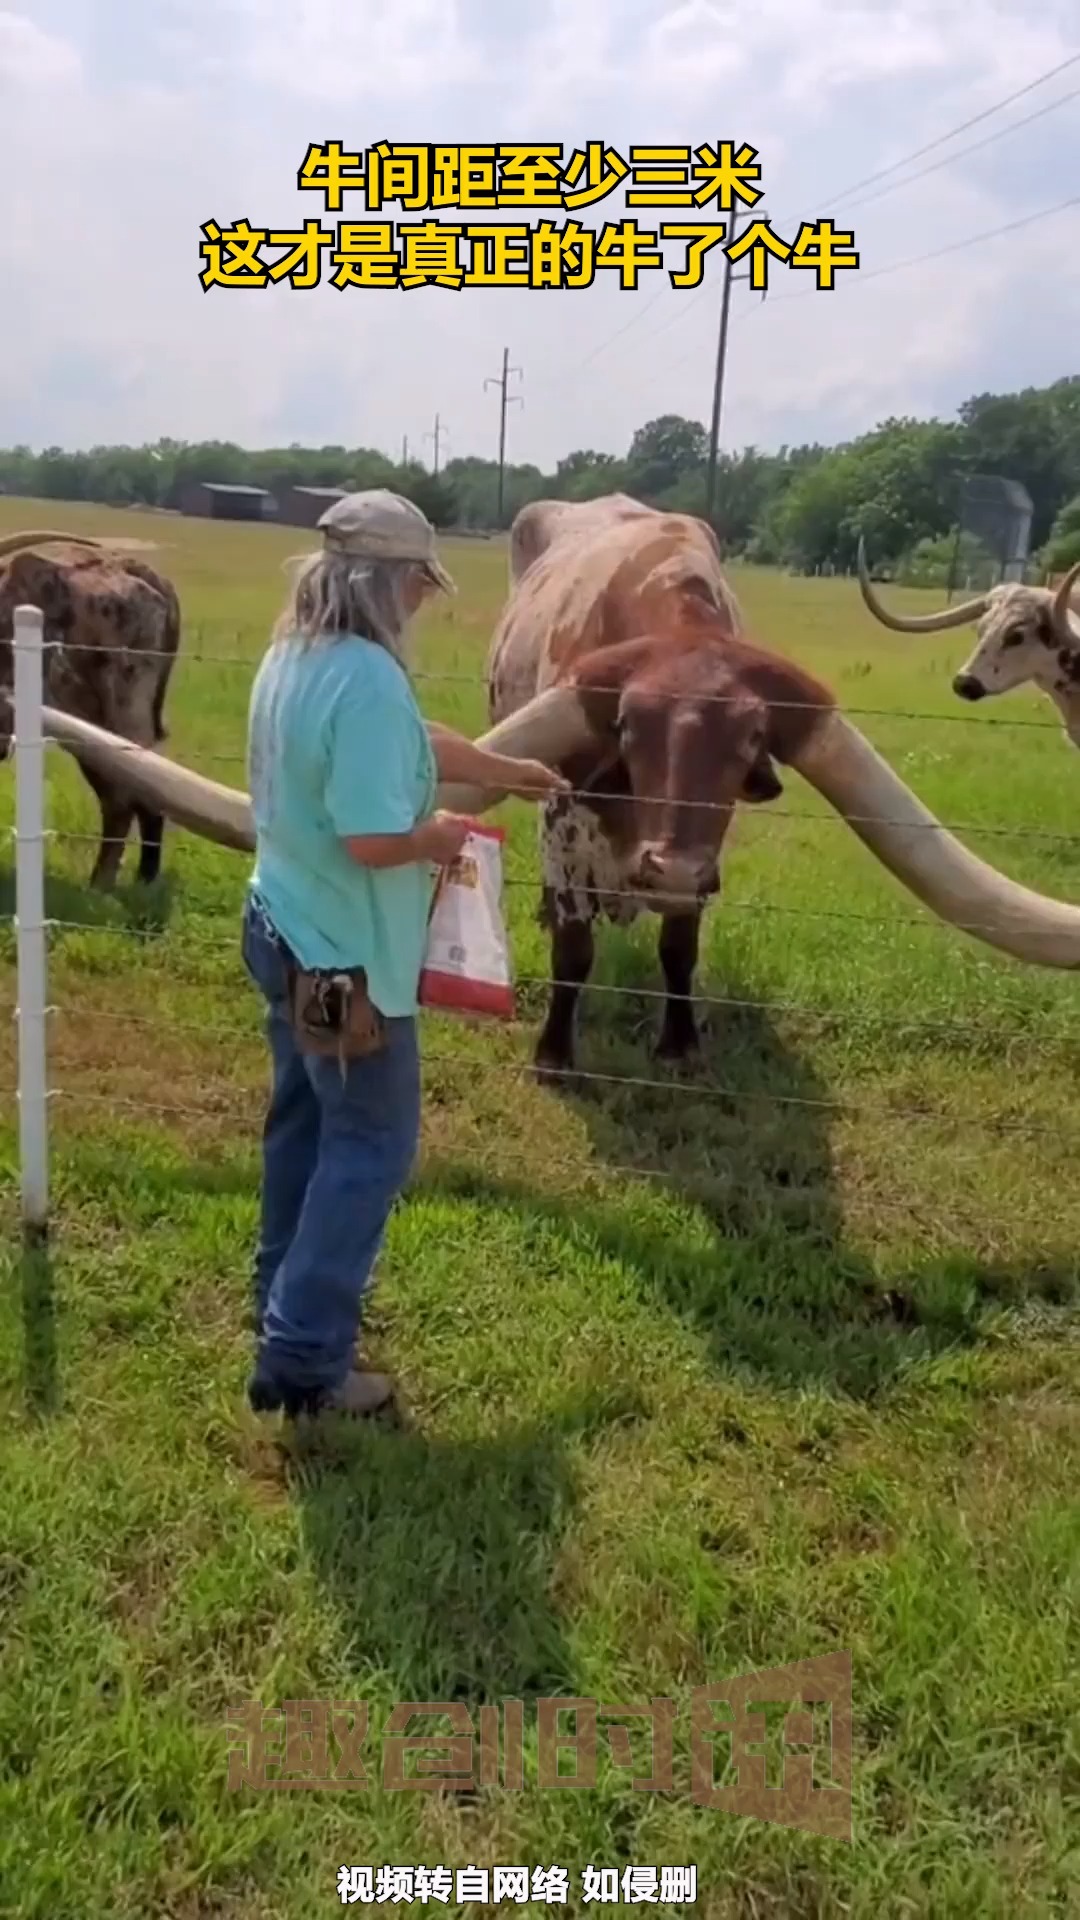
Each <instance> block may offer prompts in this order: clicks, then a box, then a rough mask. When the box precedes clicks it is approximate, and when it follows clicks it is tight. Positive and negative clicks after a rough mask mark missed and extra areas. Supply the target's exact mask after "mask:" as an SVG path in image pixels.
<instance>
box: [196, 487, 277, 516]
mask: <svg viewBox="0 0 1080 1920" xmlns="http://www.w3.org/2000/svg"><path fill="white" fill-rule="evenodd" d="M179 504H180V511H181V513H186V514H193V515H195V516H196V517H197V518H199V519H202V520H272V519H274V518H275V517H276V515H277V501H276V500H275V499H274V496H273V494H272V493H268V492H267V490H266V488H265V487H241V486H234V485H232V484H230V483H227V482H225V481H222V480H193V481H191V482H190V483H189V484H188V485H187V486H185V487H183V488H182V489H181V492H180V502H179Z"/></svg>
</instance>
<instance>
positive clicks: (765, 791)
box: [742, 747, 784, 803]
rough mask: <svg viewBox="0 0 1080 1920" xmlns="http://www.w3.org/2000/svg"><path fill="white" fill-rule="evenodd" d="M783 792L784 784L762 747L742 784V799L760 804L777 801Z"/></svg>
mask: <svg viewBox="0 0 1080 1920" xmlns="http://www.w3.org/2000/svg"><path fill="white" fill-rule="evenodd" d="M783 791H784V783H783V781H782V780H781V778H780V775H779V774H778V773H777V771H776V766H775V763H774V762H773V760H772V758H771V757H770V755H769V754H767V753H766V751H765V749H764V747H762V748H761V750H760V751H759V752H758V753H756V754H755V756H754V758H753V760H752V761H751V763H750V765H749V767H748V768H747V770H746V775H745V777H744V779H743V784H742V798H743V799H744V800H749V801H752V802H758V803H762V802H764V801H767V800H779V798H780V795H781V794H782V793H783Z"/></svg>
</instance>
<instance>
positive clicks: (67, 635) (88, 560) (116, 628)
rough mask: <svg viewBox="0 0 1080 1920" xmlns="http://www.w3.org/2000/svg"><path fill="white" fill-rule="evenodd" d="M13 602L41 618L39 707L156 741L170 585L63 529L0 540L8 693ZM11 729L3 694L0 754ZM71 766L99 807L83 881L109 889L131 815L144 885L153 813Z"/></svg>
mask: <svg viewBox="0 0 1080 1920" xmlns="http://www.w3.org/2000/svg"><path fill="white" fill-rule="evenodd" d="M23 605H29V606H34V607H39V608H40V610H41V612H42V614H43V616H44V642H45V657H44V669H43V673H44V683H45V700H46V702H47V703H48V704H50V705H52V706H54V707H56V708H58V709H59V710H60V711H61V712H64V713H68V714H72V715H75V716H76V717H77V718H80V719H83V720H88V721H90V722H92V723H93V724H94V725H95V726H99V727H103V728H105V729H107V730H108V731H109V732H110V733H113V734H117V735H119V736H122V737H123V738H124V739H127V740H131V741H134V742H135V743H136V744H137V745H139V746H143V747H155V746H158V745H159V744H160V743H161V741H162V740H164V739H165V738H166V729H165V723H164V706H165V695H166V691H167V689H168V685H169V677H170V674H171V673H172V669H173V665H174V662H175V660H176V655H177V651H178V648H179V644H180V603H179V600H178V598H177V594H176V589H175V588H174V587H173V585H172V583H171V581H169V580H166V579H164V578H163V577H162V575H161V574H159V573H157V572H155V570H154V569H153V568H152V567H149V566H147V565H146V564H145V562H144V561H142V560H138V559H136V558H135V557H134V556H133V555H132V554H130V553H126V552H121V551H117V550H115V549H112V548H108V547H105V546H104V545H102V544H100V543H98V542H92V541H82V540H73V539H72V538H71V536H70V535H65V534H55V533H34V532H31V533H26V534H14V535H9V536H7V537H6V538H5V539H3V540H0V696H2V695H4V694H8V695H9V696H10V689H11V687H12V681H13V657H12V649H11V640H12V635H13V631H14V613H15V609H16V607H19V606H23ZM11 732H12V706H11V703H10V697H9V698H6V699H5V698H3V697H0V758H6V757H7V755H8V753H9V751H10V746H11ZM76 758H78V756H77V755H76ZM79 764H80V767H81V769H82V772H83V775H84V778H85V779H86V781H87V784H88V785H89V786H90V787H91V789H92V790H93V792H94V793H95V794H96V796H97V800H98V804H99V807H100V810H101V844H100V846H99V849H98V853H97V858H96V860H95V863H94V868H93V872H92V874H91V882H90V883H91V885H92V886H94V887H98V888H101V889H103V890H108V889H110V888H111V887H113V886H114V885H115V883H116V880H117V878H118V875H119V871H120V865H121V861H122V859H123V854H124V847H125V844H126V842H127V838H128V834H129V833H130V831H131V827H132V824H133V822H134V821H135V820H136V819H137V820H138V823H139V830H140V835H141V843H142V844H141V848H140V857H139V867H138V877H139V879H140V881H142V882H144V883H149V882H151V881H153V880H154V879H156V878H157V875H158V873H159V872H160V869H161V844H162V834H163V829H164V817H163V815H162V814H161V813H160V812H158V811H157V810H156V809H154V808H152V807H148V806H146V805H145V804H142V803H141V802H139V801H137V800H135V799H134V798H133V797H132V796H131V795H130V794H129V793H128V792H127V791H126V789H125V787H124V786H123V784H122V783H121V782H120V781H118V780H116V779H114V778H113V777H112V776H111V775H110V774H107V773H105V772H103V771H102V770H100V769H95V768H94V767H91V766H90V765H89V764H88V763H87V762H86V761H85V760H80V761H79Z"/></svg>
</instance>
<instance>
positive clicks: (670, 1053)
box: [653, 1033, 701, 1066]
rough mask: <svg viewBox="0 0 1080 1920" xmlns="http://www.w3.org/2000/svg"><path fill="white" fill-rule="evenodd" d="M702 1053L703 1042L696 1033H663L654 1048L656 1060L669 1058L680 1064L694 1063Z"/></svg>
mask: <svg viewBox="0 0 1080 1920" xmlns="http://www.w3.org/2000/svg"><path fill="white" fill-rule="evenodd" d="M700 1054H701V1042H700V1040H699V1039H698V1036H697V1034H696V1033H689V1034H687V1033H662V1034H661V1035H660V1038H659V1039H658V1041H657V1042H656V1045H655V1047H654V1048H653V1058H654V1059H655V1060H668V1061H671V1062H673V1063H674V1064H675V1065H676V1066H678V1065H693V1064H695V1063H696V1061H697V1060H698V1058H699V1056H700Z"/></svg>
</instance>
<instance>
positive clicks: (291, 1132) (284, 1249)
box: [242, 896, 420, 1409]
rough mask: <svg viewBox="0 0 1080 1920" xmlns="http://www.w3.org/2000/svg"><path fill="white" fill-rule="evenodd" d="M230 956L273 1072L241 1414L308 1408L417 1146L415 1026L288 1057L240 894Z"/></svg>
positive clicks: (261, 950)
mask: <svg viewBox="0 0 1080 1920" xmlns="http://www.w3.org/2000/svg"><path fill="white" fill-rule="evenodd" d="M242 952H243V959H244V964H245V966H246V968H247V971H248V973H249V975H250V976H251V979H252V980H253V982H254V984H255V985H256V986H257V987H258V989H259V991H260V992H261V994H262V996H263V999H264V1000H265V1002H266V1008H267V1012H266V1035H267V1039H268V1041H269V1045H270V1056H271V1062H272V1070H273V1082H272V1091H271V1096H270V1104H269V1108H268V1111H267V1114H266V1119H265V1122H264V1126H263V1185H262V1213H261V1221H260V1229H259V1241H258V1249H257V1252H256V1258H255V1327H256V1334H257V1338H258V1348H257V1356H256V1363H255V1374H254V1378H253V1380H252V1383H251V1387H250V1389H249V1392H250V1395H251V1397H252V1401H253V1404H258V1405H260V1406H263V1407H272V1406H275V1405H279V1404H284V1405H285V1406H286V1408H287V1409H296V1408H299V1407H301V1406H303V1405H315V1404H317V1402H318V1399H319V1397H320V1396H321V1393H322V1392H323V1391H324V1390H326V1389H333V1388H334V1387H336V1386H339V1385H340V1383H341V1382H342V1381H343V1380H344V1378H345V1375H346V1374H347V1373H348V1371H349V1368H350V1365H351V1363H352V1357H353V1351H354V1346H355V1341H356V1336H357V1332H358V1330H359V1326H360V1317H361V1311H362V1306H363V1298H364V1294H365V1292H366V1290H367V1286H368V1282H369V1280H370V1277H371V1270H372V1267H373V1266H374V1264H375V1259H376V1256H377V1255H378V1252H379V1248H380V1246H381V1245H382V1240H383V1235H384V1232H385V1229H386V1223H387V1220H388V1219H389V1216H390V1213H391V1210H392V1208H393V1206H394V1202H395V1200H396V1199H397V1196H398V1194H399V1193H400V1191H401V1189H402V1187H403V1186H404V1184H405V1182H406V1180H407V1179H408V1176H409V1173H410V1171H411V1168H412V1164H413V1160H414V1158H415V1155H416V1149H417V1145H418V1142H419V1136H420V1060H419V1050H418V1045H417V1033H416V1021H415V1020H414V1019H412V1018H405V1019H393V1020H388V1021H387V1043H386V1045H385V1047H384V1048H383V1049H382V1050H381V1051H380V1052H378V1053H373V1054H369V1055H367V1056H366V1057H364V1058H362V1059H359V1060H350V1061H349V1062H348V1063H347V1066H346V1071H345V1076H344V1078H343V1077H342V1071H341V1067H340V1065H339V1063H338V1061H337V1060H334V1059H323V1058H320V1057H316V1056H312V1055H310V1054H302V1053H301V1052H300V1050H299V1048H298V1047H297V1044H296V1041H295V1039H294V1037H293V1032H292V1025H291V1022H290V1018H289V1009H288V967H289V964H290V958H291V956H290V955H289V953H288V949H287V948H286V947H285V944H284V942H283V941H282V940H281V939H280V937H279V936H278V935H277V934H276V932H275V930H274V928H273V927H272V925H271V924H270V922H269V920H268V918H267V917H266V915H265V913H264V912H263V911H262V909H261V907H260V905H259V904H258V903H257V902H256V901H255V900H254V899H253V898H251V897H250V896H249V898H248V901H247V903H246V906H245V910H244V921H243V939H242Z"/></svg>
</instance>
